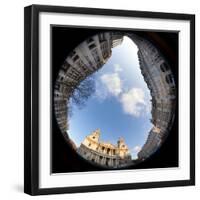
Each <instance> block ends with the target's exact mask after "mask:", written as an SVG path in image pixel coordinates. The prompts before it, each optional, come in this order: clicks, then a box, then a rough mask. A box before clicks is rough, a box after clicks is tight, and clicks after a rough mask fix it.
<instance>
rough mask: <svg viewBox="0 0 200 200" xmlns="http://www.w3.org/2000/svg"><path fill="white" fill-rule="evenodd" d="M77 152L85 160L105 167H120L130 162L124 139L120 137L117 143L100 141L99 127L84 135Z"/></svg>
mask: <svg viewBox="0 0 200 200" xmlns="http://www.w3.org/2000/svg"><path fill="white" fill-rule="evenodd" d="M77 152H78V154H79V155H81V156H82V157H83V158H85V159H86V160H88V161H90V162H92V163H94V164H96V165H100V166H102V167H106V168H120V167H125V166H127V165H129V164H131V163H132V159H131V155H130V152H129V149H128V146H127V145H126V144H125V141H124V139H123V138H120V139H119V140H118V141H117V145H113V144H111V143H109V142H102V141H100V130H99V129H97V130H95V131H93V132H92V133H91V134H90V135H88V136H86V138H85V139H84V140H83V142H82V143H81V145H80V147H79V148H78V149H77Z"/></svg>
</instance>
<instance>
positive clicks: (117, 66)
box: [114, 64, 123, 72]
mask: <svg viewBox="0 0 200 200" xmlns="http://www.w3.org/2000/svg"><path fill="white" fill-rule="evenodd" d="M122 70H123V69H122V67H121V66H120V65H119V64H114V71H115V72H121V71H122Z"/></svg>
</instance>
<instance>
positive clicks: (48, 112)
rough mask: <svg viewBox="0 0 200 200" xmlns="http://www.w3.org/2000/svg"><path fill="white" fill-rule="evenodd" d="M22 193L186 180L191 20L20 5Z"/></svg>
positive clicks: (191, 168) (191, 177)
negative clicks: (22, 12) (22, 7)
mask: <svg viewBox="0 0 200 200" xmlns="http://www.w3.org/2000/svg"><path fill="white" fill-rule="evenodd" d="M24 31H25V32H24V33H25V85H24V86H25V95H24V96H25V119H24V125H25V127H24V130H25V131H24V138H25V139H24V191H25V193H28V194H31V195H40V194H56V193H74V192H92V191H106V190H124V189H139V188H154V187H168V186H186V185H194V184H195V81H194V78H195V16H194V15H190V14H175V13H158V12H142V11H127V10H108V9H95V8H80V7H59V6H43V5H32V6H29V7H26V8H25V28H24Z"/></svg>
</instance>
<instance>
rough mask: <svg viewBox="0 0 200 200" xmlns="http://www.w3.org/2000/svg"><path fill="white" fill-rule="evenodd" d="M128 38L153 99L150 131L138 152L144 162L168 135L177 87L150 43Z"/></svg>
mask: <svg viewBox="0 0 200 200" xmlns="http://www.w3.org/2000/svg"><path fill="white" fill-rule="evenodd" d="M128 36H129V37H130V38H131V39H132V40H133V41H134V42H135V44H136V45H137V47H138V49H139V50H138V58H139V64H140V69H141V73H142V75H143V77H144V80H145V82H146V83H147V86H148V88H149V90H150V93H151V97H152V99H151V101H152V104H151V107H152V108H151V114H152V119H151V122H152V124H153V128H152V129H151V130H150V132H149V135H148V138H147V141H146V142H145V144H144V145H143V147H142V149H141V151H140V152H139V153H138V158H139V159H144V158H147V157H148V156H150V155H151V154H152V153H154V152H155V151H156V150H157V149H158V147H159V146H160V145H161V144H162V142H163V141H164V140H165V138H166V137H167V135H168V133H169V130H170V128H171V126H172V124H173V121H174V117H175V104H176V87H175V81H174V77H173V75H172V71H171V69H170V67H169V64H168V63H167V62H166V60H165V59H164V57H163V56H162V54H161V52H159V51H158V49H157V48H156V47H155V46H154V45H153V44H152V43H150V42H149V41H147V40H145V39H143V38H141V37H139V36H137V35H135V34H129V35H128ZM155 130H157V131H155ZM158 130H159V131H158Z"/></svg>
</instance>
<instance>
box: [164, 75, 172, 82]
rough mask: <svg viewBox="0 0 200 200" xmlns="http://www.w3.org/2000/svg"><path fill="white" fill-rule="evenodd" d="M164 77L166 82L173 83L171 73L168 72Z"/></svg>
mask: <svg viewBox="0 0 200 200" xmlns="http://www.w3.org/2000/svg"><path fill="white" fill-rule="evenodd" d="M165 79H166V82H167V83H168V84H172V83H174V79H173V77H172V75H171V74H168V75H167V76H166V78H165Z"/></svg>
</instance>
